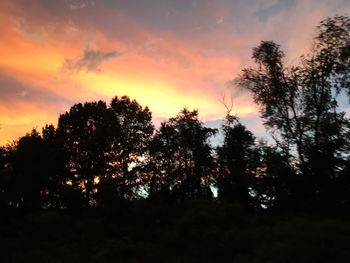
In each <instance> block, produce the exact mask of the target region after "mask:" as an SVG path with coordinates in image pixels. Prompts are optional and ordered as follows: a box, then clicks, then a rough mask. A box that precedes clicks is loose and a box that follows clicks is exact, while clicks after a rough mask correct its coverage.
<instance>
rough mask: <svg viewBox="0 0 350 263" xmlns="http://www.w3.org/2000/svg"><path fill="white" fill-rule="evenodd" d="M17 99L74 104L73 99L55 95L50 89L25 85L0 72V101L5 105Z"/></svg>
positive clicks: (52, 103) (53, 103)
mask: <svg viewBox="0 0 350 263" xmlns="http://www.w3.org/2000/svg"><path fill="white" fill-rule="evenodd" d="M15 101H26V102H31V103H44V104H51V105H57V104H60V105H62V104H64V105H71V104H72V102H71V101H69V100H67V99H65V98H62V97H60V96H58V95H55V94H53V93H51V92H50V91H43V90H41V89H38V88H35V87H32V86H30V85H24V84H22V83H20V82H18V81H17V80H16V79H14V78H12V77H10V76H7V75H5V74H2V73H0V103H1V104H2V105H4V104H11V103H13V102H15Z"/></svg>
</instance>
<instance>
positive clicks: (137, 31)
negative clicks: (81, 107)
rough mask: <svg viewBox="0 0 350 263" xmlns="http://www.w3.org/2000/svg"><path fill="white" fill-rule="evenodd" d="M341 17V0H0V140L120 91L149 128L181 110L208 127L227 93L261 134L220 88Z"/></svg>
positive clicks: (294, 54) (244, 101)
mask: <svg viewBox="0 0 350 263" xmlns="http://www.w3.org/2000/svg"><path fill="white" fill-rule="evenodd" d="M349 13H350V1H349V0H315V1H313V0H215V1H214V0H211V1H209V0H115V1H113V0H1V1H0V35H1V41H0V145H3V144H5V143H8V142H10V141H11V140H13V139H17V138H18V137H19V136H21V135H24V134H25V133H26V132H28V131H30V130H31V129H32V128H37V129H39V130H40V129H41V127H42V126H43V125H44V124H46V123H53V124H55V125H56V124H57V119H58V116H59V114H61V113H64V112H65V111H67V110H69V108H70V106H72V105H73V104H74V103H77V102H85V101H91V100H99V99H103V100H105V101H107V102H109V101H110V100H111V98H112V97H114V96H122V95H128V96H130V97H131V98H133V99H136V100H137V101H138V102H139V103H141V104H142V105H143V106H146V105H147V106H149V108H150V109H151V111H152V113H153V118H154V123H155V124H159V123H160V122H161V121H162V120H165V119H167V118H169V117H172V116H175V115H176V114H177V113H178V112H179V110H180V109H181V108H183V107H188V108H189V109H198V110H199V113H200V118H201V120H203V121H205V122H206V123H207V124H208V125H211V126H215V125H216V126H217V125H219V123H220V119H222V118H223V117H224V115H225V108H224V106H223V105H222V103H221V101H222V97H223V94H226V97H227V98H228V97H229V96H230V95H229V94H232V95H233V113H236V114H238V116H239V117H240V118H241V120H242V121H243V122H244V123H246V124H247V125H248V127H249V129H251V130H252V131H253V132H254V133H256V134H258V135H259V134H262V133H263V130H264V129H263V127H262V125H261V122H260V120H259V113H258V109H257V107H256V106H255V105H254V104H253V103H252V101H251V99H250V97H249V94H246V93H244V92H241V91H239V90H238V89H235V88H234V87H232V86H231V85H230V84H229V83H230V80H232V79H234V78H235V77H237V76H238V74H239V73H240V71H241V69H242V68H244V67H248V66H250V65H251V63H252V62H251V60H250V57H251V50H252V48H253V47H254V46H257V45H258V44H259V42H260V41H261V40H274V41H276V42H277V43H279V44H281V46H282V49H283V50H284V51H285V52H286V54H287V58H286V62H287V65H289V64H293V63H295V62H296V61H297V59H298V57H299V56H300V55H301V54H302V53H304V52H306V51H307V50H308V49H309V48H310V44H311V42H312V37H313V36H314V33H315V27H316V26H317V25H318V23H319V21H320V20H322V19H324V18H326V17H327V16H333V15H336V14H340V15H344V14H345V15H346V14H349ZM228 102H229V100H228Z"/></svg>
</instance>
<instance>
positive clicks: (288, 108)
mask: <svg viewBox="0 0 350 263" xmlns="http://www.w3.org/2000/svg"><path fill="white" fill-rule="evenodd" d="M349 33H350V19H349V18H347V17H342V16H337V17H334V18H328V19H326V20H324V21H322V22H321V25H320V26H319V27H318V35H317V36H316V38H315V43H314V45H313V47H312V50H311V53H310V54H309V55H306V56H303V57H301V63H300V65H299V66H295V67H290V68H286V67H285V66H284V64H283V58H284V53H283V52H282V51H281V50H280V47H279V45H277V44H275V43H274V42H271V41H264V42H262V43H261V44H260V46H258V47H257V48H255V49H254V51H253V59H254V60H255V62H256V63H257V65H258V67H257V68H255V69H252V68H250V69H245V70H243V74H242V76H241V78H240V80H239V84H240V85H241V86H242V87H244V88H246V89H248V90H250V91H251V92H252V94H253V97H254V100H255V102H256V103H257V104H259V105H260V109H261V115H262V118H263V119H264V124H265V126H266V127H267V128H268V129H269V130H270V131H272V134H273V136H274V138H275V140H276V142H277V145H282V146H283V147H284V148H286V147H287V148H289V149H290V153H291V154H294V153H296V156H295V157H296V158H295V160H293V162H294V163H298V164H299V171H300V173H302V174H304V175H305V176H307V178H308V179H307V181H308V187H307V188H305V189H306V191H308V193H305V195H308V194H309V195H310V196H311V198H314V199H315V200H324V199H325V198H329V195H330V194H331V193H329V192H328V190H327V186H328V185H329V184H330V180H332V179H334V178H335V177H337V176H338V173H339V171H341V170H342V169H344V165H345V158H346V156H347V154H346V152H347V151H348V149H349V130H350V129H349V128H350V125H349V120H348V118H346V117H345V113H344V112H341V111H339V107H338V95H339V94H340V93H341V92H342V91H346V92H348V91H349V85H348V84H349V73H350V72H349V70H350V67H349V55H350V52H349V47H350V46H349V43H350V36H349ZM322 202H323V201H322Z"/></svg>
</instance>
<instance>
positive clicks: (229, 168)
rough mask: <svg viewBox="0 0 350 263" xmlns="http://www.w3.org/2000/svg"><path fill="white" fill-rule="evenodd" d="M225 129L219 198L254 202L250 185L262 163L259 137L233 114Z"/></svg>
mask: <svg viewBox="0 0 350 263" xmlns="http://www.w3.org/2000/svg"><path fill="white" fill-rule="evenodd" d="M222 130H223V135H224V142H223V145H222V146H220V147H218V148H217V155H218V162H219V167H220V169H219V173H218V177H217V186H218V194H219V197H220V198H222V199H224V200H228V201H231V202H232V201H235V202H239V203H242V204H245V205H248V204H250V202H251V196H250V194H249V191H250V190H249V188H250V187H251V184H252V180H253V177H254V175H255V172H256V169H257V166H258V165H259V152H258V151H257V149H256V147H255V137H254V136H253V134H252V133H251V132H250V131H248V130H247V129H246V127H245V126H244V125H243V124H241V123H240V122H239V120H238V118H237V117H234V116H231V115H227V117H226V122H225V123H224V125H223V126H222Z"/></svg>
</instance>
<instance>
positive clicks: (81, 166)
mask: <svg viewBox="0 0 350 263" xmlns="http://www.w3.org/2000/svg"><path fill="white" fill-rule="evenodd" d="M57 132H58V134H59V136H61V140H62V143H63V147H64V149H65V150H66V151H67V153H68V154H69V163H68V169H69V171H70V174H71V175H70V178H69V180H68V182H67V183H68V184H69V185H71V187H72V189H80V190H81V191H82V192H83V193H84V199H85V206H90V205H93V203H94V201H95V200H94V198H93V195H94V194H95V193H96V191H97V188H96V185H97V183H98V181H99V180H101V178H103V177H105V176H111V169H112V168H111V167H112V166H113V163H112V161H113V156H111V150H112V146H113V143H114V142H115V141H118V140H119V138H120V134H121V132H120V125H119V122H118V120H117V119H116V118H115V117H114V116H113V113H112V111H110V110H109V109H108V108H107V106H106V104H105V103H104V102H102V101H98V102H87V103H84V104H80V103H79V104H76V105H74V106H72V107H71V109H70V111H69V112H66V113H65V114H63V115H61V116H60V118H59V121H58V128H57ZM71 194H73V195H74V196H75V197H76V198H78V199H79V197H78V196H76V194H75V191H73V192H71Z"/></svg>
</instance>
